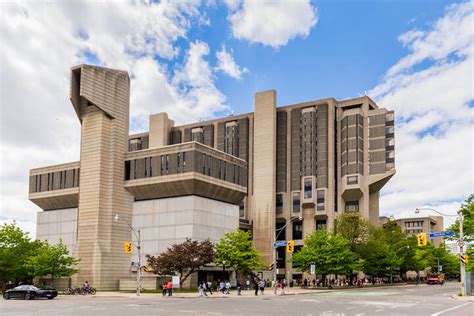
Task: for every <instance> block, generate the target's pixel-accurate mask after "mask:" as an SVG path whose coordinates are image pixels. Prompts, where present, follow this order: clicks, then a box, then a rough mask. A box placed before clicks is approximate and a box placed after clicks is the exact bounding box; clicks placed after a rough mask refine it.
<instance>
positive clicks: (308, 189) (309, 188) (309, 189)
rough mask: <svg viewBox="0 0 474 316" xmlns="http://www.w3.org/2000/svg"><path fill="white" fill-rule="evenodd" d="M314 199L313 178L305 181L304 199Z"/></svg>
mask: <svg viewBox="0 0 474 316" xmlns="http://www.w3.org/2000/svg"><path fill="white" fill-rule="evenodd" d="M312 197H313V180H312V179H311V178H306V179H304V198H305V199H310V198H312Z"/></svg>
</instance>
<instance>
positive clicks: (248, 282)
mask: <svg viewBox="0 0 474 316" xmlns="http://www.w3.org/2000/svg"><path fill="white" fill-rule="evenodd" d="M245 283H246V284H247V291H248V290H250V280H247V281H245Z"/></svg>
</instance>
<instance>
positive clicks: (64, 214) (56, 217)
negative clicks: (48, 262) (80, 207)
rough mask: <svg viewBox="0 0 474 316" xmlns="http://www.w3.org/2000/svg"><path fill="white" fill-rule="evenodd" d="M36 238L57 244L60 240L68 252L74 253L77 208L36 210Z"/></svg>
mask: <svg viewBox="0 0 474 316" xmlns="http://www.w3.org/2000/svg"><path fill="white" fill-rule="evenodd" d="M36 239H39V240H47V241H48V242H49V243H51V244H57V243H59V241H60V240H61V241H62V243H63V244H64V245H66V247H67V249H68V250H69V253H74V250H75V248H76V239H77V208H66V209H60V210H54V211H49V212H38V213H37V217H36Z"/></svg>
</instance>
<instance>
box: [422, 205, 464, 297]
mask: <svg viewBox="0 0 474 316" xmlns="http://www.w3.org/2000/svg"><path fill="white" fill-rule="evenodd" d="M420 210H429V211H433V212H436V213H438V214H440V215H442V216H456V217H457V216H459V239H458V245H459V250H460V252H461V254H462V253H463V252H464V227H463V226H464V216H463V214H462V212H461V210H459V211H458V215H448V214H443V213H441V212H439V211H437V210H435V209H432V208H428V207H423V208H417V209H416V210H415V213H416V214H418V213H420ZM466 248H467V247H466ZM438 260H439V259H438ZM459 261H460V264H461V296H466V295H467V284H466V264H465V263H464V262H462V260H459ZM438 269H439V262H438Z"/></svg>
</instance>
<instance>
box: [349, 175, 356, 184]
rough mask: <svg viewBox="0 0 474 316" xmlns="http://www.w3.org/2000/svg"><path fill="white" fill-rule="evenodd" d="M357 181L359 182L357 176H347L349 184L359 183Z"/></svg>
mask: <svg viewBox="0 0 474 316" xmlns="http://www.w3.org/2000/svg"><path fill="white" fill-rule="evenodd" d="M357 182H358V179H357V176H348V177H347V184H349V185H351V184H357Z"/></svg>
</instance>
